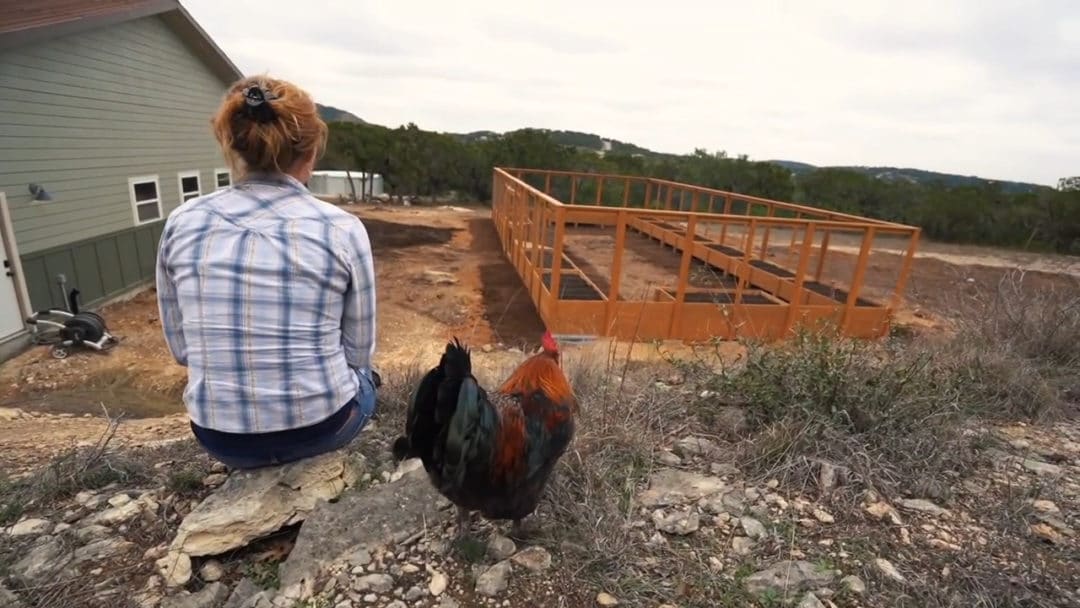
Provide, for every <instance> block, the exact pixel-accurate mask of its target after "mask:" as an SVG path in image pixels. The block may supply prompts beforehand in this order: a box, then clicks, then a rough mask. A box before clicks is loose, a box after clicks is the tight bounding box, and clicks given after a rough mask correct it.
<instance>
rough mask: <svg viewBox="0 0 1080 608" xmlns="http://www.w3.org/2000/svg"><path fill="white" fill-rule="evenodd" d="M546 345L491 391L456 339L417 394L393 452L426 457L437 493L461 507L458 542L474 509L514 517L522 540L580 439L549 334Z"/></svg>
mask: <svg viewBox="0 0 1080 608" xmlns="http://www.w3.org/2000/svg"><path fill="white" fill-rule="evenodd" d="M541 343H542V349H541V350H540V351H539V352H538V353H536V354H535V355H533V356H531V357H529V358H528V359H526V360H525V361H524V362H522V364H521V365H519V366H518V367H517V369H516V370H514V372H513V373H512V374H510V377H508V378H507V379H506V380H505V381H504V382H503V383H502V384H501V385H500V386H499V387H498V389H497V390H496V391H495V392H493V393H488V392H487V391H486V390H484V388H483V387H482V386H480V383H479V382H478V381H477V380H476V378H475V377H474V376H473V375H472V359H471V357H470V352H469V349H468V348H467V347H466V346H464V345H463V344H462V343H461V342H460V341H459V340H458V339H457V338H454V339H453V341H451V342H449V343H447V345H446V351H445V352H444V353H443V355H442V358H441V360H440V361H439V365H438V366H436V367H434V368H433V369H431V371H429V372H428V373H427V374H426V375H425V376H424V377H423V379H421V381H420V383H419V384H418V385H417V387H416V389H415V391H414V393H413V396H412V402H411V404H410V407H409V412H408V417H407V419H406V422H405V434H404V435H402V436H401V437H398V438H397V440H396V441H395V442H394V446H393V455H394V458H395V460H397V461H401V460H405V459H407V458H417V457H418V458H420V460H421V461H422V462H423V465H424V469H425V470H426V471H427V474H428V478H429V479H430V480H431V483H432V484H433V485H434V486H435V488H436V489H437V490H438V492H439V493H440V494H442V495H443V496H445V497H446V498H447V499H448V500H450V502H452V503H454V504H455V505H457V508H458V538H461V537H462V536H463V535H464V534H465V531H466V530H467V528H468V524H469V519H470V517H471V514H472V512H473V511H479V512H480V514H481V515H482V516H483V517H485V518H487V519H489V520H507V519H509V520H512V521H513V525H512V528H511V534H512V535H513V536H514V537H517V538H521V537H522V536H523V533H524V530H523V529H522V524H521V521H522V519H523V518H525V517H526V516H528V515H530V514H531V513H532V512H533V511H534V510H536V506H537V503H538V502H539V500H540V496H541V494H542V492H543V490H544V487H545V486H546V485H547V481H548V478H549V476H550V475H551V471H552V469H553V468H554V466H555V463H556V462H557V461H558V460H559V458H560V457H562V455H563V453H564V452H565V451H566V448H567V446H568V445H569V443H570V440H571V439H573V436H574V428H575V416H576V415H577V413H578V402H577V398H576V397H575V395H574V392H573V389H572V388H571V387H570V383H569V382H568V381H567V379H566V376H565V375H564V374H563V370H562V366H561V361H560V354H559V348H558V344H557V343H556V342H555V339H554V338H553V337H552V336H551V333H550V332H544V335H543V337H542V339H541Z"/></svg>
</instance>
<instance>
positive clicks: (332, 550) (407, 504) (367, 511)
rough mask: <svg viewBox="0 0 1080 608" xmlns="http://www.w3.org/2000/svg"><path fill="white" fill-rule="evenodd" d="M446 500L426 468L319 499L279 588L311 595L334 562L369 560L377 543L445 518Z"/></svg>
mask: <svg viewBox="0 0 1080 608" xmlns="http://www.w3.org/2000/svg"><path fill="white" fill-rule="evenodd" d="M234 474H235V473H234ZM443 504H446V501H445V500H444V499H442V497H441V496H439V494H438V493H437V492H436V491H435V489H434V488H432V487H431V482H430V481H428V479H427V475H426V474H425V473H424V471H423V470H422V469H421V470H417V471H413V472H412V473H409V474H408V475H406V476H405V477H403V478H402V479H401V480H400V481H398V482H397V483H389V484H380V485H378V486H376V487H374V488H371V489H367V490H365V491H363V492H347V493H345V494H343V495H342V496H341V498H340V499H338V501H337V502H334V503H321V504H320V505H319V506H318V508H316V509H315V510H314V511H312V512H311V513H310V515H309V516H308V518H307V520H306V521H305V522H304V525H303V526H302V527H301V528H300V534H299V535H298V536H297V538H296V544H295V546H294V547H293V550H292V552H291V553H289V557H288V558H287V559H286V560H285V561H284V562H283V563H282V564H281V567H280V578H281V588H282V589H287V588H299V589H300V590H301V593H300V594H299V595H308V596H310V595H311V594H312V593H313V592H314V585H315V583H316V581H317V580H318V579H319V578H320V577H321V576H323V575H324V574H325V572H326V571H327V569H328V568H329V567H330V566H331V565H333V564H335V563H340V562H342V561H345V560H355V559H356V558H357V557H359V558H360V559H361V561H369V562H370V561H372V559H373V555H372V553H374V547H378V546H380V545H383V544H387V543H392V542H394V543H396V542H400V541H402V540H404V539H406V538H409V537H410V536H412V535H414V534H415V533H416V531H417V530H420V529H422V528H423V527H424V526H429V527H431V526H439V525H441V524H442V523H443V522H445V521H447V520H448V519H449V514H448V512H447V511H446V510H442V509H440V506H441V505H443ZM354 565H358V564H357V563H354Z"/></svg>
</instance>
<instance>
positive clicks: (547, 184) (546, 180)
mask: <svg viewBox="0 0 1080 608" xmlns="http://www.w3.org/2000/svg"><path fill="white" fill-rule="evenodd" d="M544 194H546V195H548V196H551V174H550V173H545V174H544Z"/></svg>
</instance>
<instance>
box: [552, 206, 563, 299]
mask: <svg viewBox="0 0 1080 608" xmlns="http://www.w3.org/2000/svg"><path fill="white" fill-rule="evenodd" d="M565 236H566V207H561V206H560V207H558V208H557V209H556V210H555V244H554V246H553V247H552V251H551V255H552V258H551V295H552V296H553V297H554V301H553V302H552V309H553V311H554V312H555V313H556V314H555V315H553V317H554V318H556V319H557V318H559V317H558V309H559V282H560V279H561V278H562V277H561V276H560V274H561V272H560V271H561V269H562V254H563V238H564V237H565Z"/></svg>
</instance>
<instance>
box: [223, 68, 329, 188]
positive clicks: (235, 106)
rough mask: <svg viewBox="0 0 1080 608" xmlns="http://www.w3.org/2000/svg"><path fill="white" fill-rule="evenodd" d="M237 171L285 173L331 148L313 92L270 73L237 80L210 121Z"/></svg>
mask: <svg viewBox="0 0 1080 608" xmlns="http://www.w3.org/2000/svg"><path fill="white" fill-rule="evenodd" d="M210 123H211V125H212V127H213V131H214V137H216V138H217V141H218V143H219V144H220V145H221V151H222V153H223V154H224V155H225V160H226V161H227V162H228V163H229V166H230V167H231V168H232V169H233V171H234V172H235V173H239V174H241V175H243V174H245V173H252V172H276V173H284V172H286V171H288V170H289V168H290V167H292V166H293V164H294V163H295V162H297V161H300V160H304V159H307V158H310V157H311V156H312V155H315V157H316V158H319V157H321V156H322V154H323V153H324V152H325V151H326V135H327V129H326V123H325V122H323V120H322V118H320V117H319V110H318V108H317V107H316V106H315V101H314V100H312V98H311V95H309V94H308V93H307V91H304V90H303V89H301V88H300V87H298V86H296V85H294V84H292V83H291V82H286V81H284V80H279V79H277V78H270V77H268V76H250V77H248V78H243V79H241V80H238V81H237V82H235V83H233V85H232V86H231V87H229V91H228V92H227V93H226V94H225V98H224V99H223V100H222V102H221V106H220V107H219V108H218V111H217V113H216V114H215V115H214V117H213V119H211V121H210Z"/></svg>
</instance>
